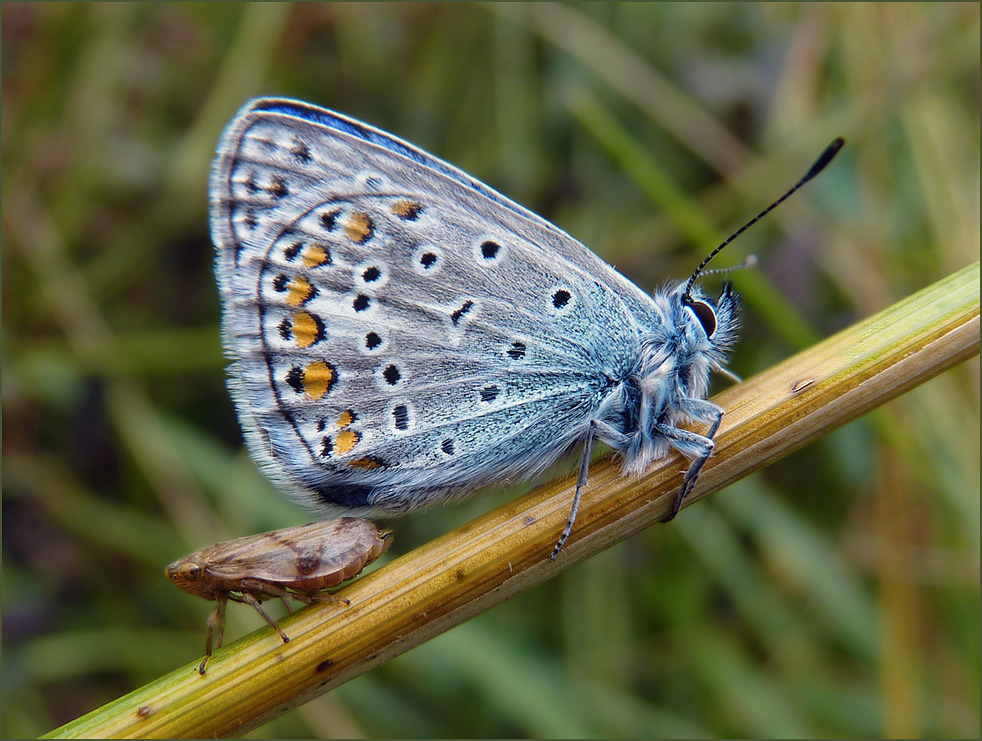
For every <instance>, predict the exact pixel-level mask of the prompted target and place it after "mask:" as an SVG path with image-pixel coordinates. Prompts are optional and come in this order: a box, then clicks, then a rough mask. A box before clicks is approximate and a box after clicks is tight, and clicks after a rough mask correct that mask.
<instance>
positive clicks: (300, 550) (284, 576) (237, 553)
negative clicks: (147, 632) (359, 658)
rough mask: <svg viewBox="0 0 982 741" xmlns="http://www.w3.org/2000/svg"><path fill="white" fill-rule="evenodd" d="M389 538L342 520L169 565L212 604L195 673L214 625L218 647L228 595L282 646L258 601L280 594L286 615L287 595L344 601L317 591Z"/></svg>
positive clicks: (230, 543)
mask: <svg viewBox="0 0 982 741" xmlns="http://www.w3.org/2000/svg"><path fill="white" fill-rule="evenodd" d="M391 536H392V534H391V533H390V532H386V531H379V530H378V528H376V527H375V525H373V524H372V523H370V522H368V521H367V520H361V519H358V518H355V517H342V518H341V519H338V520H328V521H326V522H311V523H310V524H308V525H300V526H299V527H288V528H284V529H282V530H273V531H271V532H268V533H260V534H259V535H250V536H248V537H245V538H236V539H235V540H227V541H225V542H224V543H216V544H215V545H211V546H208V547H207V548H202V549H201V550H200V551H195V552H194V553H192V554H191V555H189V556H185V557H184V558H181V559H178V560H177V561H175V562H174V563H172V564H171V565H170V566H168V567H167V576H168V578H169V579H170V580H171V581H172V582H174V583H175V584H176V585H177V586H179V587H180V588H181V589H183V590H185V591H186V592H190V593H191V594H196V595H198V596H199V597H204V598H205V599H213V600H215V601H216V602H217V603H218V605H217V606H216V607H215V611H214V612H213V613H212V614H211V617H210V618H208V636H207V638H206V639H205V658H204V659H203V660H202V661H201V665H200V666H199V667H198V673H199V674H204V673H205V664H207V663H208V659H210V658H211V653H212V637H213V634H214V633H215V631H216V628H217V632H218V638H217V639H216V640H215V642H214V648H215V650H218V649H219V648H221V645H222V637H223V635H224V632H225V606H226V604H227V603H228V600H232V601H233V602H243V603H245V604H247V605H252V607H253V608H255V610H256V612H258V613H259V614H260V615H262V616H263V619H264V620H265V621H266V622H267V623H269V624H270V625H271V626H272V627H273V628H274V629H275V630H276V631H277V632H278V633H279V634H280V638H282V639H283V642H284V643H287V642H288V641H289V640H290V639H289V637H287V635H286V633H284V632H283V630H282V629H281V628H280V626H279V625H277V623H276V621H275V620H274V619H273V618H272V617H270V615H269V614H268V613H267V612H266V611H265V610H264V609H263V607H262V605H261V604H260V603H261V602H263V601H264V600H267V599H272V598H274V597H279V598H280V599H282V600H283V604H284V605H286V609H287V611H288V612H293V610H292V609H291V608H290V602H289V600H291V599H295V600H297V601H298V602H303V603H304V604H308V605H309V604H310V603H311V602H315V601H316V602H343V603H345V604H348V600H346V599H344V598H342V597H337V596H335V595H333V594H331V593H326V592H322V591H321V590H324V589H329V588H330V587H336V586H337V585H338V584H340V583H341V582H343V581H346V580H347V579H351V578H352V577H354V576H357V575H358V574H359V573H360V572H361V570H362V569H363V568H365V567H366V566H367V565H368V564H370V563H371V562H372V561H374V560H375V559H376V558H378V557H379V556H380V555H381V554H382V553H383V552H384V551H385V549H386V548H388V547H389V544H390V543H391V542H392V537H391Z"/></svg>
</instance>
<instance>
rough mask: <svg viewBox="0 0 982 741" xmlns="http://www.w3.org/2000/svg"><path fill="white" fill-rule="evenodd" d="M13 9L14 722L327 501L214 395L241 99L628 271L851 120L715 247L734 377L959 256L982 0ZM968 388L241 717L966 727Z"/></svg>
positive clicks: (450, 729)
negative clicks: (415, 167)
mask: <svg viewBox="0 0 982 741" xmlns="http://www.w3.org/2000/svg"><path fill="white" fill-rule="evenodd" d="M2 14H3V15H2V33H3V37H2V38H3V49H2V53H3V69H2V74H3V108H2V113H3V130H2V134H3V140H2V146H3V232H2V238H3V328H2V340H3V360H4V362H3V734H4V736H5V737H18V736H20V737H31V736H35V735H37V734H39V733H43V732H45V731H47V730H50V729H51V728H53V727H55V726H57V725H59V724H61V723H64V722H66V721H68V720H70V719H72V718H74V717H77V716H78V715H80V714H82V713H84V712H87V711H89V710H91V709H93V708H95V707H97V706H99V705H101V704H103V703H105V702H107V701H109V700H111V699H114V698H116V697H118V696H119V695H121V694H124V693H125V692H127V691H129V690H131V689H133V688H135V687H137V686H139V685H141V684H143V683H145V682H147V681H149V680H151V679H153V678H155V677H156V676H158V675H159V674H161V673H163V672H166V671H169V670H171V669H174V668H175V667H177V666H179V665H181V664H184V663H189V662H192V661H194V660H196V659H197V658H199V657H200V654H201V651H202V645H203V640H204V630H205V619H206V617H207V614H208V612H209V610H210V607H209V606H208V605H206V604H205V603H204V602H202V601H200V600H197V599H195V598H193V597H190V596H189V595H185V594H183V593H179V592H178V590H176V589H174V587H173V586H171V585H170V584H168V583H167V580H166V579H165V578H164V575H163V568H164V566H165V565H166V564H167V563H168V562H170V561H171V560H173V559H174V558H176V557H178V556H181V555H183V554H184V553H186V552H189V551H190V550H192V549H195V548H198V547H201V546H204V545H207V544H209V543H212V542H215V541H218V540H222V539H225V538H229V537H235V536H240V535H247V534H251V533H255V532H260V531H263V530H268V529H271V528H275V527H281V526H286V525H291V524H297V523H300V522H303V521H305V520H306V519H309V518H310V515H309V514H307V513H304V512H302V511H300V510H299V509H297V508H296V507H294V506H293V505H292V504H289V503H288V502H286V501H285V500H283V499H282V498H281V497H279V496H278V495H277V494H276V493H275V492H274V490H273V489H272V488H271V487H270V486H269V485H268V484H267V483H266V482H265V480H264V479H262V477H261V476H260V475H259V474H258V473H257V471H256V470H255V468H254V467H253V465H252V464H251V462H250V461H249V460H248V458H247V457H246V456H245V454H244V451H243V447H242V444H241V436H240V433H239V430H238V425H237V422H236V420H235V417H234V413H233V410H232V406H231V403H230V401H229V399H228V396H227V394H226V392H225V389H224V380H223V360H222V357H221V351H220V346H219V340H218V319H219V301H218V296H217V293H216V290H215V285H214V280H213V277H212V273H211V264H212V255H213V252H212V247H211V244H210V240H209V235H208V214H207V192H206V187H207V176H208V168H209V166H210V162H211V158H212V155H213V152H214V146H215V142H216V141H217V137H218V135H219V132H220V131H221V128H222V126H223V125H224V124H225V123H226V122H227V121H228V120H229V119H230V118H231V116H232V115H233V114H234V113H235V111H236V110H237V108H238V107H239V106H240V105H241V104H242V103H243V102H245V100H247V99H248V98H249V97H251V96H254V95H260V94H264V95H270V94H279V95H288V96H292V97H297V98H301V99H305V100H309V101H311V102H314V103H318V104H321V105H325V106H328V107H331V108H335V109H338V110H340V111H343V112H345V113H347V114H350V115H352V116H355V117H358V118H361V119H363V120H365V121H368V122H370V123H372V124H374V125H376V126H378V127H380V128H382V129H385V130H387V131H391V132H393V133H394V134H396V135H397V136H400V137H402V138H405V139H407V140H409V141H412V142H414V143H416V144H418V145H419V146H420V147H422V148H424V149H426V150H428V151H430V152H432V153H434V154H436V155H437V156H439V157H442V158H444V159H446V160H447V161H449V162H452V163H454V164H456V165H458V166H460V167H462V168H463V169H465V170H466V171H468V172H470V173H472V174H473V175H475V176H476V177H478V178H480V179H482V180H484V181H485V182H487V183H489V184H490V185H492V186H493V187H495V188H497V189H499V190H500V191H502V192H503V193H505V194H507V195H509V196H511V197H513V198H514V199H516V200H517V201H519V202H521V203H523V204H525V205H527V206H529V207H530V208H532V209H533V210H535V211H537V212H538V213H540V214H542V215H543V216H545V217H546V218H549V219H550V220H552V221H554V222H555V223H557V224H559V225H560V226H561V227H563V228H564V229H566V230H567V231H569V232H570V233H571V234H573V235H574V236H576V237H577V238H579V239H581V240H582V241H583V242H584V243H586V244H587V245H590V246H591V247H592V248H593V249H595V250H596V251H597V252H599V253H600V254H601V255H602V256H604V257H605V259H607V260H608V261H610V262H611V263H613V264H615V265H616V266H617V267H618V269H620V270H621V271H622V272H624V273H625V274H627V275H629V276H630V277H631V278H632V279H634V280H635V281H636V282H637V283H638V284H639V285H641V286H643V287H646V288H654V287H656V286H658V285H659V284H660V283H661V282H662V281H664V280H666V279H669V278H683V277H685V276H687V275H688V273H689V272H690V271H691V270H692V269H693V267H694V266H695V264H696V263H697V262H698V260H699V259H700V258H701V257H702V255H703V254H705V253H706V252H707V251H708V250H709V249H711V248H712V247H713V246H715V242H716V241H717V240H718V239H719V238H720V237H721V236H725V234H726V233H727V232H728V230H730V229H732V228H733V227H735V226H737V225H739V223H742V221H743V220H744V219H745V218H746V217H748V216H750V215H752V214H753V213H755V212H756V211H757V210H758V209H759V208H761V207H762V206H763V205H766V203H767V202H769V201H770V200H771V199H772V198H773V197H775V196H777V195H778V194H779V193H780V192H781V190H783V188H784V187H785V186H786V185H788V184H790V183H791V182H793V181H794V180H795V179H796V178H797V177H798V176H799V175H800V174H801V172H802V171H803V168H805V167H807V166H808V164H810V163H811V161H812V160H813V158H814V156H815V155H817V154H818V152H819V151H820V150H821V148H822V147H823V146H824V145H825V144H826V143H827V142H828V141H829V140H831V139H832V138H833V137H834V136H836V135H840V134H841V135H844V136H846V138H847V140H848V146H847V149H846V151H845V152H844V153H843V155H842V156H841V157H840V159H839V160H837V161H836V163H835V165H834V166H833V167H831V168H829V170H828V171H827V172H826V173H825V174H823V175H822V177H821V178H820V179H819V180H818V181H817V182H816V183H814V184H813V185H811V186H809V189H808V190H807V191H806V193H804V194H802V195H800V196H798V197H797V198H796V199H795V200H794V201H793V202H791V203H789V204H788V205H787V206H785V207H783V208H782V209H781V211H779V212H778V213H776V214H775V215H774V216H773V217H770V218H769V219H768V220H766V221H765V222H763V223H762V224H761V225H759V226H757V227H755V228H754V230H753V231H751V232H750V233H749V234H747V235H745V236H744V237H742V238H741V240H740V242H739V243H738V245H737V246H735V247H733V248H731V253H732V254H731V255H730V258H729V260H730V262H731V263H733V262H737V261H739V259H741V258H742V256H744V255H746V254H749V253H751V252H754V253H757V254H758V255H759V256H760V258H761V265H760V267H759V268H758V269H756V270H753V271H742V272H741V273H739V274H736V275H735V276H734V279H735V280H736V282H737V286H738V289H739V290H741V291H742V292H744V294H745V295H746V304H747V311H746V313H745V316H744V320H745V321H744V323H745V330H744V333H743V339H742V341H741V344H740V347H739V349H738V352H737V354H736V358H735V363H734V370H735V371H736V372H737V373H739V374H741V375H744V376H749V375H751V374H753V373H755V372H757V371H759V370H762V369H764V368H766V367H767V366H768V365H769V364H771V363H773V362H774V361H776V360H778V359H781V358H783V357H786V356H787V355H789V354H790V353H792V352H793V351H794V350H795V349H798V348H799V347H803V346H806V345H807V344H808V343H809V342H810V341H811V339H812V338H814V337H819V336H825V335H827V334H830V333H831V332H833V331H835V330H836V329H838V328H841V327H843V326H846V325H847V324H849V323H851V322H852V321H854V320H855V319H857V318H860V317H864V316H866V315H868V314H870V313H872V312H873V311H875V310H877V309H880V308H883V307H885V306H887V305H889V304H890V303H891V302H893V301H895V300H898V299H900V298H902V297H904V296H906V295H908V294H909V293H911V292H913V291H914V290H916V289H918V288H921V287H923V286H926V285H928V284H930V283H931V282H933V281H935V280H937V279H939V278H941V277H944V276H945V275H948V274H949V273H951V272H953V271H954V270H956V269H958V268H960V267H963V266H964V265H966V264H968V263H970V262H971V261H973V260H977V259H978V257H979V239H980V234H979V199H980V191H979V182H980V175H979V104H980V101H979V89H980V87H979V83H980V80H979V57H980V44H979V6H978V4H961V5H949V4H940V3H932V4H930V5H926V4H925V5H910V4H902V5H901V4H873V5H867V4H834V5H833V4H805V5H798V4H753V5H744V4H699V3H695V4H689V3H686V4H626V3H625V4H622V3H596V4H579V5H556V4H542V5H529V6H526V5H518V4H515V5H513V4H508V5H495V4H490V5H483V4H482V5H479V4H399V5H378V4H350V5H333V4H323V5H322V4H303V5H295V6H291V5H288V4H276V3H272V4H211V3H193V4H192V3H177V4H154V3H139V4H112V3H110V4H82V3H70V4H34V3H4V4H3V6H2ZM724 262H725V260H724ZM978 410H979V365H978V359H977V358H976V359H974V360H972V361H971V362H969V363H966V364H964V365H962V366H960V367H958V368H956V369H954V370H952V371H950V372H948V373H946V374H944V375H942V376H941V377H939V378H937V379H935V380H933V381H931V382H930V383H928V384H926V385H924V386H922V387H920V388H919V389H916V390H915V391H914V392H912V393H910V394H907V395H906V396H905V397H903V398H901V399H898V400H896V401H895V402H893V403H891V404H890V405H888V406H887V407H885V408H883V409H881V410H878V411H877V412H876V413H875V414H872V415H870V416H869V417H867V418H865V419H863V420H860V421H859V422H857V423H854V424H852V425H850V426H848V427H846V428H844V429H842V430H840V431H838V432H837V433H835V434H833V435H831V436H829V437H827V438H826V439H824V440H822V441H821V442H820V443H819V444H816V445H813V446H810V447H809V448H807V449H805V450H803V451H801V452H799V453H797V454H795V455H794V456H792V457H790V458H788V459H786V460H785V461H783V462H782V463H781V464H779V465H775V466H772V467H771V468H769V469H767V470H765V471H763V472H761V473H759V474H757V475H755V476H753V477H751V478H750V479H747V480H745V481H743V482H741V483H740V484H739V485H737V486H734V487H732V489H731V490H730V491H728V492H726V493H723V494H721V495H719V496H717V497H713V498H712V500H710V501H708V502H704V503H702V504H700V505H699V506H696V507H693V508H691V509H690V510H687V511H686V512H685V513H684V514H683V515H682V516H681V517H680V518H678V520H677V521H675V522H674V523H673V524H672V525H670V526H666V527H655V528H652V529H651V530H649V531H648V532H646V533H645V534H644V535H643V536H641V537H637V538H634V539H632V540H631V541H630V542H627V543H624V544H622V545H620V546H618V547H616V548H613V549H611V550H609V551H607V552H605V553H604V554H602V555H601V556H599V557H597V558H594V559H592V560H590V561H588V562H586V563H584V564H581V565H579V566H577V567H575V568H572V569H570V570H568V571H567V572H565V573H564V574H563V575H562V577H561V578H558V579H555V580H553V582H551V583H549V584H547V585H545V586H543V587H540V588H538V589H535V590H532V591H531V592H528V593H525V594H522V595H520V596H518V597H516V598H515V599H513V600H511V601H510V602H508V603H507V604H505V605H502V606H500V607H498V608H496V609H495V610H492V611H491V612H489V613H487V614H484V615H482V616H480V617H478V618H476V619H474V620H472V621H470V622H469V623H467V624H465V625H462V626H460V627H459V628H457V629H455V630H453V631H451V632H450V633H448V634H445V635H443V636H440V637H439V638H437V639H435V640H433V641H431V642H430V643H428V644H426V645H424V646H422V647H420V648H418V649H416V650H414V651H411V652H410V653H408V654H406V655H404V656H402V657H400V658H399V659H397V660H395V661H392V662H390V663H389V664H387V665H385V666H382V667H380V668H378V669H376V670H374V671H372V672H370V673H369V674H366V675H364V676H362V677H360V678H358V679H356V680H354V681H352V682H350V683H348V684H347V685H345V686H343V687H341V688H340V689H338V690H337V691H336V692H334V693H332V694H330V695H328V696H325V697H322V698H319V699H318V700H315V701H313V702H311V703H309V704H307V705H306V706H304V707H303V708H301V709H300V710H298V711H296V712H294V713H291V714H288V715H287V716H285V717H283V718H280V719H278V720H276V721H275V722H273V723H271V724H269V725H267V726H265V727H264V728H262V729H260V730H258V731H256V732H254V733H253V734H252V736H253V737H257V738H265V737H331V736H342V737H344V736H348V737H353V736H408V737H427V738H441V737H451V736H497V737H504V736H539V737H546V738H551V737H555V738H559V737H567V736H582V737H586V736H603V737H622V736H636V737H642V736H671V737H687V736H762V737H763V736H768V737H773V736H780V737H791V736H881V735H885V736H899V737H913V736H928V737H931V736H934V737H962V736H964V737H973V736H974V737H978V735H979V732H980V728H979V713H980V708H979V694H980V680H979V664H980V615H979V561H980V524H979V411H978ZM512 495H513V494H512V493H511V492H504V491H500V490H496V491H494V492H492V493H491V494H489V495H488V496H486V497H484V498H480V499H476V500H472V501H470V502H468V503H465V504H462V505H459V506H454V507H446V508H439V509H433V510H430V511H428V512H426V513H421V514H416V515H412V516H409V517H405V518H402V519H400V520H398V521H394V522H391V523H387V524H388V525H389V526H391V527H394V528H395V530H396V541H395V547H394V551H395V552H405V551H407V550H409V549H411V548H412V547H414V546H415V545H418V544H420V543H423V542H425V541H427V540H428V539H430V538H432V537H434V536H435V535H437V534H439V533H442V532H445V531H446V530H447V529H449V528H451V527H453V526H455V525H458V524H461V523H463V522H465V521H466V520H467V519H468V518H469V517H471V516H473V515H474V514H475V513H476V512H478V511H484V510H486V509H488V508H489V507H491V506H493V505H494V503H495V502H500V501H501V500H503V499H504V498H507V497H508V496H512ZM229 617H230V624H229V630H228V633H227V636H228V639H229V640H230V641H231V640H234V639H235V638H237V637H238V636H241V635H243V634H244V633H245V632H247V631H249V630H252V629H255V628H257V627H259V623H258V618H257V617H256V616H255V615H254V614H252V613H251V611H249V610H235V609H233V610H230V616H229Z"/></svg>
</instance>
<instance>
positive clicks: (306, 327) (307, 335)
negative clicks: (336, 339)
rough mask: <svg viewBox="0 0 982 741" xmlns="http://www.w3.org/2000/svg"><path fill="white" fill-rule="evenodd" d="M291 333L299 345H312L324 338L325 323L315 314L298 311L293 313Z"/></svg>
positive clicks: (301, 346) (302, 346)
mask: <svg viewBox="0 0 982 741" xmlns="http://www.w3.org/2000/svg"><path fill="white" fill-rule="evenodd" d="M290 333H291V334H292V335H293V339H294V340H295V341H296V343H297V347H300V348H305V347H310V346H311V345H313V344H314V343H315V342H319V341H320V340H322V339H323V338H324V325H323V323H321V322H319V321H318V320H317V318H316V317H315V316H314V315H313V314H310V313H308V312H306V311H298V312H297V313H296V314H294V315H293V321H292V326H291V328H290Z"/></svg>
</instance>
